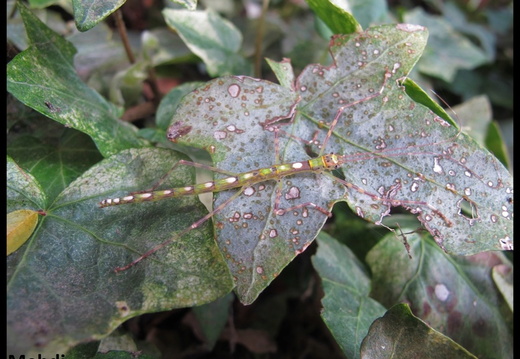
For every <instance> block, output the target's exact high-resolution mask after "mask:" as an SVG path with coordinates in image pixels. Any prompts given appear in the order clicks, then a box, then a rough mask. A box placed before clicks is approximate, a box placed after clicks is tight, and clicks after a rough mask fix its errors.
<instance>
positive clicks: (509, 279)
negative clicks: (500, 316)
mask: <svg viewBox="0 0 520 359" xmlns="http://www.w3.org/2000/svg"><path fill="white" fill-rule="evenodd" d="M493 281H494V282H495V284H496V285H497V288H498V289H499V290H500V293H502V296H503V297H504V300H505V301H506V302H507V305H508V306H509V309H511V312H513V267H512V265H509V263H507V264H499V265H496V266H494V267H493Z"/></svg>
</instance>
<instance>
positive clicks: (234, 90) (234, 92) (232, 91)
mask: <svg viewBox="0 0 520 359" xmlns="http://www.w3.org/2000/svg"><path fill="white" fill-rule="evenodd" d="M228 93H229V95H230V96H231V97H238V95H240V86H238V85H237V84H233V85H229V87H228Z"/></svg>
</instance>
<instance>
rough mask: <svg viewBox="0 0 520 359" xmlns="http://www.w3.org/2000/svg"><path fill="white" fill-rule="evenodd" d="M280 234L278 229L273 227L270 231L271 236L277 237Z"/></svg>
mask: <svg viewBox="0 0 520 359" xmlns="http://www.w3.org/2000/svg"><path fill="white" fill-rule="evenodd" d="M277 236H278V232H277V231H276V229H271V230H270V231H269V238H275V237H277Z"/></svg>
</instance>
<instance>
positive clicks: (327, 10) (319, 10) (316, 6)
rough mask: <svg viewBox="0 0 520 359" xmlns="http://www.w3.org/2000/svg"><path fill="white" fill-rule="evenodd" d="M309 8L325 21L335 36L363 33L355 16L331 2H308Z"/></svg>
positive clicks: (315, 0)
mask: <svg viewBox="0 0 520 359" xmlns="http://www.w3.org/2000/svg"><path fill="white" fill-rule="evenodd" d="M306 1H307V4H309V7H310V8H311V9H312V11H314V12H315V13H316V15H318V16H319V18H320V19H321V20H323V21H324V22H325V23H326V24H327V26H328V27H329V28H330V29H331V30H332V32H333V33H334V34H350V33H354V32H360V31H362V28H361V25H359V24H358V22H357V21H356V19H355V18H354V16H352V14H350V13H349V12H348V11H347V10H345V9H342V8H341V7H339V6H337V5H336V4H334V3H333V2H331V1H318V0H306Z"/></svg>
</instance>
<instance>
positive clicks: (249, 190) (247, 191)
mask: <svg viewBox="0 0 520 359" xmlns="http://www.w3.org/2000/svg"><path fill="white" fill-rule="evenodd" d="M254 193H255V189H254V188H253V187H247V188H245V189H244V195H246V196H252V195H253V194H254Z"/></svg>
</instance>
